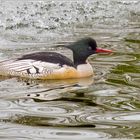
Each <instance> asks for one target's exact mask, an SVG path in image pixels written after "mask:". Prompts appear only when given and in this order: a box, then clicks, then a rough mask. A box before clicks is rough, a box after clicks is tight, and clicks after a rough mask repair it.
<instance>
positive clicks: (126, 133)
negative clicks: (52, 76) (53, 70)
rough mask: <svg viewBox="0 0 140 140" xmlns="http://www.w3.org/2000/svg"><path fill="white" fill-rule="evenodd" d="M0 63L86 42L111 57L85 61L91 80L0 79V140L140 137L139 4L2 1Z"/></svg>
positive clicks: (104, 56)
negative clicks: (91, 41)
mask: <svg viewBox="0 0 140 140" xmlns="http://www.w3.org/2000/svg"><path fill="white" fill-rule="evenodd" d="M0 3H1V6H0V59H1V60H2V59H5V58H11V57H12V58H14V57H18V56H21V55H23V54H26V53H29V52H35V51H47V50H49V51H57V52H59V53H63V54H65V55H66V56H68V57H70V58H72V54H71V52H70V51H68V50H67V49H65V48H63V47H60V48H56V46H64V45H66V44H69V43H71V42H73V41H75V40H77V39H79V38H81V37H86V36H90V37H93V38H95V39H96V40H97V43H98V46H99V47H103V48H107V49H112V50H113V51H114V53H112V54H110V55H105V54H100V55H93V56H91V57H90V58H89V61H90V63H91V64H92V66H93V69H94V73H95V75H94V77H91V78H84V79H72V80H48V81H40V80H29V79H22V78H16V77H3V76H1V77H0V138H1V139H37V140H38V139H47V138H48V139H71V138H76V139H87V140H88V139H93V138H96V139H97V138H100V139H101V138H106V139H107V138H126V139H127V138H140V134H139V131H140V113H139V112H140V101H139V98H140V95H139V93H140V84H139V83H140V53H139V52H140V10H139V7H140V2H139V1H138V0H133V1H132V0H127V1H125V0H123V1H122V0H117V1H114V0H108V1H103V0H95V1H94V2H91V1H84V0H81V1H70V2H67V1H62V2H61V1H56V0H54V1H47V0H46V1H45V0H44V1H39V2H38V1H24V2H23V1H20V0H17V1H16V3H15V1H10V0H9V1H8V0H6V1H3V0H1V1H0Z"/></svg>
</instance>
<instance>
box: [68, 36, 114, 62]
mask: <svg viewBox="0 0 140 140" xmlns="http://www.w3.org/2000/svg"><path fill="white" fill-rule="evenodd" d="M66 47H67V48H69V49H71V50H72V51H73V60H74V64H75V65H79V64H85V63H86V59H87V58H88V56H90V55H92V54H95V53H99V52H111V51H110V50H104V49H97V44H96V41H95V40H94V39H92V38H90V37H88V38H83V39H80V40H78V41H77V42H74V43H72V44H71V45H68V46H66Z"/></svg>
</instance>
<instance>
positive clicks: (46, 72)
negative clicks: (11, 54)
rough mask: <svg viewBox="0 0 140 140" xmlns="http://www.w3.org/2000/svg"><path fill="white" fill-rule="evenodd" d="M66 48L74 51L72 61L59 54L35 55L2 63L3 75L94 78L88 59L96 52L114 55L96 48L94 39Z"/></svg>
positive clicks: (83, 39) (37, 77) (83, 40)
mask: <svg viewBox="0 0 140 140" xmlns="http://www.w3.org/2000/svg"><path fill="white" fill-rule="evenodd" d="M64 47H66V48H68V49H70V50H71V51H72V52H73V60H71V59H69V58H68V57H66V56H65V55H62V54H60V53H57V52H47V51H46V52H35V53H31V54H25V55H23V56H21V57H18V58H14V59H8V60H3V61H0V75H6V76H18V77H25V78H31V79H55V80H56V79H71V78H83V77H90V76H92V75H93V74H94V73H93V69H92V66H91V65H90V63H89V62H88V60H87V58H88V57H89V56H90V55H92V54H96V53H111V52H112V51H111V50H107V49H102V48H97V43H96V41H95V40H94V39H93V38H91V37H86V38H82V39H80V40H78V41H76V42H73V43H71V44H69V45H65V46H64Z"/></svg>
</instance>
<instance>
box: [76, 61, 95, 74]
mask: <svg viewBox="0 0 140 140" xmlns="http://www.w3.org/2000/svg"><path fill="white" fill-rule="evenodd" d="M77 71H78V75H79V77H88V76H91V75H93V69H92V66H91V65H90V64H89V63H87V64H80V65H78V66H77Z"/></svg>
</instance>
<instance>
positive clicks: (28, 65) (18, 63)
mask: <svg viewBox="0 0 140 140" xmlns="http://www.w3.org/2000/svg"><path fill="white" fill-rule="evenodd" d="M60 68H61V66H60V65H59V64H53V63H49V62H42V61H36V60H32V59H26V60H7V61H1V62H0V71H1V72H2V73H7V74H9V75H17V76H27V75H29V76H33V77H35V76H37V77H38V76H43V75H48V74H51V73H53V72H54V71H55V70H58V69H60ZM1 72H0V73H1Z"/></svg>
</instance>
